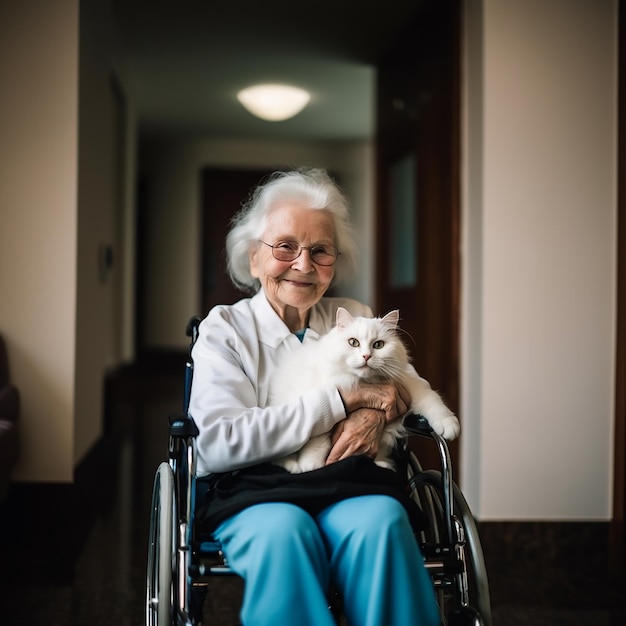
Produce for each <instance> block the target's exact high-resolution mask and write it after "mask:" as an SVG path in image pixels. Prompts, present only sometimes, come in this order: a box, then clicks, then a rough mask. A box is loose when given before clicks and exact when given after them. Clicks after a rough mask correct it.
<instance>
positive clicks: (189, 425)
mask: <svg viewBox="0 0 626 626" xmlns="http://www.w3.org/2000/svg"><path fill="white" fill-rule="evenodd" d="M199 434H200V431H199V430H198V427H197V426H196V423H195V422H194V420H193V417H191V416H190V415H186V414H185V413H174V414H172V415H170V436H171V437H197V436H198V435H199Z"/></svg>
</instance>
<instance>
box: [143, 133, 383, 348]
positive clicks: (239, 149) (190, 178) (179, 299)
mask: <svg viewBox="0 0 626 626" xmlns="http://www.w3.org/2000/svg"><path fill="white" fill-rule="evenodd" d="M141 162H142V166H141V167H142V173H143V174H144V176H145V179H146V181H147V198H148V202H149V207H150V208H149V214H148V218H147V228H148V235H147V238H146V246H147V261H146V264H145V265H146V267H147V268H148V273H147V276H146V283H147V284H146V285H145V288H146V294H147V306H148V310H149V311H150V315H149V316H148V319H147V320H145V337H146V342H147V344H148V346H149V347H151V348H165V349H168V348H184V347H185V346H186V345H187V338H186V337H185V334H184V329H185V326H186V324H187V321H188V320H189V317H190V316H191V315H193V314H196V313H200V314H201V313H203V312H202V311H200V299H199V298H200V294H199V285H200V276H199V271H200V259H201V250H200V244H201V241H200V238H201V227H200V225H201V221H200V220H201V215H200V210H201V198H200V172H201V170H202V168H203V167H206V166H219V167H241V168H245V167H248V168H255V167H262V168H265V167H267V168H274V167H285V166H294V167H296V166H300V165H310V166H315V167H327V168H330V169H332V170H333V171H334V172H336V173H337V174H338V175H339V176H340V178H341V181H342V187H343V189H344V191H345V193H346V195H347V196H348V198H349V200H350V203H351V206H352V213H353V217H354V221H355V225H356V227H357V229H358V232H359V234H360V236H361V239H362V241H363V247H362V250H361V262H362V268H361V271H359V277H358V280H357V281H355V282H354V283H352V284H351V285H347V286H346V289H344V290H343V292H344V293H346V295H350V296H352V297H355V298H357V299H360V300H363V301H366V302H372V300H373V298H372V296H373V280H374V279H373V262H374V260H373V256H372V249H373V233H372V228H373V226H372V224H373V189H374V166H373V150H372V146H371V144H370V143H368V142H357V143H346V144H344V143H342V144H329V143H313V142H309V143H302V142H298V143H289V142H276V143H271V142H269V143H268V142H254V141H235V140H231V141H228V140H219V141H218V140H205V141H190V142H186V143H175V144H172V143H167V144H165V143H163V144H151V145H150V146H149V148H146V149H145V150H143V151H142V157H141ZM241 200H242V201H243V200H245V198H242V199H241Z"/></svg>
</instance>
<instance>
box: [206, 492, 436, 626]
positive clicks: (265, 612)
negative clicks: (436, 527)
mask: <svg viewBox="0 0 626 626" xmlns="http://www.w3.org/2000/svg"><path fill="white" fill-rule="evenodd" d="M214 534H215V537H216V538H217V539H218V540H219V541H220V542H221V543H222V546H223V549H224V553H225V555H226V557H227V559H228V561H229V564H230V566H231V568H232V569H233V570H234V571H235V572H237V573H238V574H240V575H241V576H242V577H243V578H244V580H245V581H246V591H245V596H244V606H243V608H242V621H243V623H244V624H245V625H246V626H247V625H248V624H250V625H251V626H252V625H253V624H254V625H255V626H256V625H257V624H271V623H279V621H277V620H280V619H284V617H285V615H287V614H289V613H291V615H292V618H291V619H293V613H294V607H296V608H297V609H298V616H297V620H296V622H295V623H298V624H301V625H302V626H305V624H309V623H310V624H312V625H315V626H323V625H325V624H329V625H330V624H333V623H334V622H333V621H332V617H331V615H330V612H329V611H328V608H327V606H328V602H327V593H328V589H329V586H330V584H331V583H332V584H333V585H334V586H336V587H338V589H339V591H340V592H341V593H342V595H343V596H344V604H345V607H346V617H347V618H348V623H353V624H358V625H359V626H368V625H371V626H373V625H376V624H378V625H381V624H383V623H384V624H389V625H392V624H393V625H394V626H395V625H400V624H436V623H438V619H437V618H435V617H433V615H434V612H433V611H434V609H433V605H434V606H435V607H436V605H435V604H434V596H433V592H432V585H431V582H430V578H429V576H428V574H427V573H426V570H425V568H424V566H423V563H422V557H421V554H420V552H419V548H418V546H417V543H416V541H415V538H414V537H413V532H412V529H411V527H410V524H409V520H408V516H407V514H406V511H405V510H404V508H403V506H402V505H401V504H400V503H399V502H398V501H397V500H395V499H394V498H392V497H389V496H384V495H368V496H358V497H356V498H348V499H346V500H342V501H340V502H338V503H336V504H333V505H332V506H329V507H327V508H326V509H324V510H323V511H322V512H321V513H319V514H318V515H317V516H316V518H315V519H314V518H313V517H312V516H311V515H309V514H308V513H307V512H306V511H304V510H303V509H301V508H299V507H297V506H295V505H292V504H287V503H281V502H276V503H264V504H258V505H254V506H251V507H249V508H247V509H245V510H243V511H241V512H240V513H238V514H237V515H234V516H233V517H232V518H230V519H229V520H227V521H226V522H224V523H223V524H221V525H220V526H219V527H218V528H217V530H216V531H215V533H214ZM391 581H393V584H390V583H391ZM373 589H378V590H379V591H378V592H374V593H372V590H373ZM416 595H417V596H423V597H417V598H416ZM407 596H408V597H407ZM431 596H432V600H431ZM268 598H271V602H268ZM351 598H353V599H354V600H353V601H351ZM415 611H418V613H420V617H418V616H416V615H415V614H414V613H415ZM283 612H285V615H283Z"/></svg>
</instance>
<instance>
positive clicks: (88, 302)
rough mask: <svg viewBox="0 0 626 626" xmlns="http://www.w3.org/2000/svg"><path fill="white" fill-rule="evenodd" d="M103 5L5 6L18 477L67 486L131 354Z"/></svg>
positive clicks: (4, 168) (1, 175) (7, 251)
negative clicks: (107, 263)
mask: <svg viewBox="0 0 626 626" xmlns="http://www.w3.org/2000/svg"><path fill="white" fill-rule="evenodd" d="M109 7H110V2H108V1H103V0H98V2H94V1H91V0H84V1H83V2H79V0H54V2H51V1H50V0H30V1H29V2H21V1H20V0H3V2H1V3H0V83H1V84H2V85H3V86H4V88H3V92H2V97H1V98H0V137H2V142H1V145H0V332H1V333H2V334H3V335H4V337H5V340H6V342H7V346H8V350H9V360H10V366H11V373H12V378H13V380H14V382H15V383H16V385H17V386H18V388H19V389H20V393H21V397H22V411H21V416H20V434H21V440H22V449H21V458H20V461H19V464H18V466H17V468H16V470H15V472H14V473H13V478H14V479H15V480H16V481H18V482H72V481H73V479H74V468H75V467H76V465H77V464H78V463H79V462H80V461H81V460H82V458H83V457H84V456H85V454H86V453H87V452H88V451H89V450H90V449H91V447H92V446H93V445H94V444H95V443H96V442H97V441H98V439H99V438H100V436H101V435H102V432H103V419H102V418H103V382H104V376H105V373H106V369H107V368H108V367H110V366H112V365H114V364H116V363H118V362H119V360H120V359H121V357H122V351H123V348H124V350H125V352H124V355H126V354H127V352H128V350H127V347H126V346H127V344H126V346H122V325H123V324H124V323H126V324H128V322H127V320H123V318H122V304H121V295H120V294H121V292H122V271H123V265H122V263H121V260H122V259H123V257H124V256H125V254H128V251H127V250H125V249H122V236H121V233H122V231H123V230H124V228H125V227H126V226H127V225H128V224H127V223H128V221H129V220H128V218H125V219H126V223H125V225H124V226H122V225H121V224H120V223H119V222H120V221H121V220H122V219H123V211H124V204H123V198H122V189H121V185H122V181H120V176H119V172H118V171H117V167H116V163H119V162H118V161H116V158H117V155H118V154H119V153H121V152H122V151H123V150H124V148H125V146H120V147H119V150H118V148H117V144H116V142H118V141H119V142H120V143H122V142H123V140H122V139H121V137H118V135H117V133H116V128H117V125H116V124H117V121H116V120H117V116H123V115H124V112H123V111H122V110H120V107H119V104H118V102H117V101H116V98H115V97H114V95H113V92H112V89H111V59H110V55H109V47H110V39H111V37H110V31H109V28H110V13H109ZM79 17H80V19H79ZM79 86H80V88H79ZM126 148H127V146H126ZM107 244H108V245H111V246H112V247H113V250H114V252H115V253H116V257H115V262H114V266H113V268H112V269H111V271H110V272H108V273H107V274H106V276H103V275H102V273H101V267H100V259H99V252H100V250H101V247H102V246H103V245H107ZM126 317H128V314H127V315H126ZM126 335H128V333H126ZM127 343H128V342H127Z"/></svg>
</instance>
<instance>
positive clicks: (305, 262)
mask: <svg viewBox="0 0 626 626" xmlns="http://www.w3.org/2000/svg"><path fill="white" fill-rule="evenodd" d="M291 267H295V268H296V269H298V270H300V271H301V272H310V271H311V270H312V269H313V261H312V260H311V251H310V250H309V249H308V248H302V250H301V251H300V254H299V256H298V258H297V259H294V262H293V263H292V265H291Z"/></svg>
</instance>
